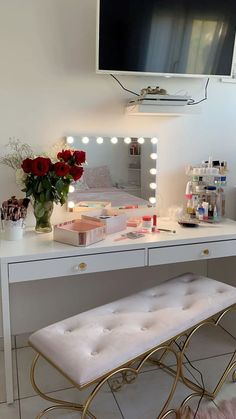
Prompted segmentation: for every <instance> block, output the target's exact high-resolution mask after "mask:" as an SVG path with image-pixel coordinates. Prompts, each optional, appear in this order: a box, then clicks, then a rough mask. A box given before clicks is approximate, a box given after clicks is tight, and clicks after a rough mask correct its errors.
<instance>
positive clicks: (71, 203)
mask: <svg viewBox="0 0 236 419" xmlns="http://www.w3.org/2000/svg"><path fill="white" fill-rule="evenodd" d="M74 207H75V203H74V201H68V208H70V209H71V208H74Z"/></svg>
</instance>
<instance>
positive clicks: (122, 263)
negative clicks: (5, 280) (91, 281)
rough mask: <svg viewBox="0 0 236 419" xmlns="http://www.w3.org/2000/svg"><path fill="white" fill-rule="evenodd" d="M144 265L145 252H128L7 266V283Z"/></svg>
mask: <svg viewBox="0 0 236 419" xmlns="http://www.w3.org/2000/svg"><path fill="white" fill-rule="evenodd" d="M144 265H145V251H144V250H143V249H141V250H130V251H124V252H111V253H102V254H96V255H86V256H73V257H62V258H56V259H45V260H37V261H29V262H18V263H11V264H9V282H22V281H33V280H37V279H44V278H53V277H59V276H70V275H78V274H84V273H92V272H103V271H112V270H115V269H126V268H135V267H140V266H144Z"/></svg>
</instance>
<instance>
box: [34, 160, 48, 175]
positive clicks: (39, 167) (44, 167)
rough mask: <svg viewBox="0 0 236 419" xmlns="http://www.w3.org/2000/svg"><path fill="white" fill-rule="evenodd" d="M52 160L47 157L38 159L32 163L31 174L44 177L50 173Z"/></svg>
mask: <svg viewBox="0 0 236 419" xmlns="http://www.w3.org/2000/svg"><path fill="white" fill-rule="evenodd" d="M50 164H51V160H50V159H47V158H45V157H36V159H34V160H32V163H31V172H32V173H33V175H35V176H44V175H46V174H47V173H48V170H49V166H50Z"/></svg>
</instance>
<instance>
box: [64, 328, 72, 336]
mask: <svg viewBox="0 0 236 419" xmlns="http://www.w3.org/2000/svg"><path fill="white" fill-rule="evenodd" d="M69 333H72V330H71V329H68V330H65V331H64V335H68V334H69Z"/></svg>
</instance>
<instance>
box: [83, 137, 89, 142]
mask: <svg viewBox="0 0 236 419" xmlns="http://www.w3.org/2000/svg"><path fill="white" fill-rule="evenodd" d="M81 141H82V143H83V144H88V143H89V138H88V137H83V138H82V140H81Z"/></svg>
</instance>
